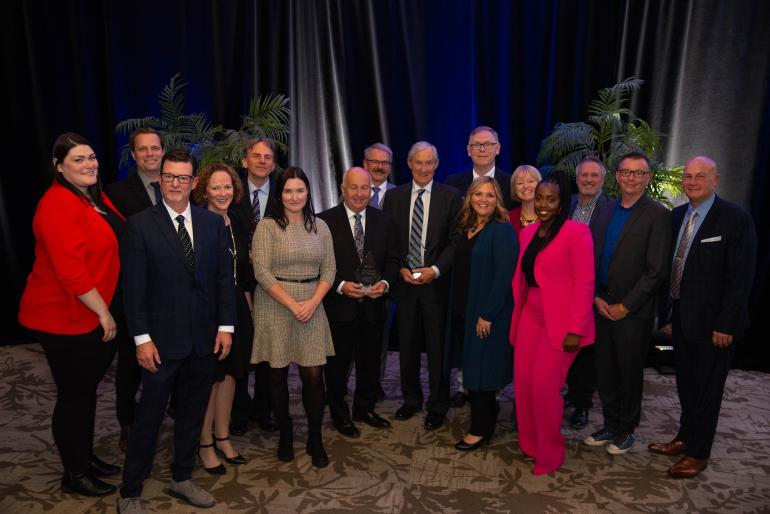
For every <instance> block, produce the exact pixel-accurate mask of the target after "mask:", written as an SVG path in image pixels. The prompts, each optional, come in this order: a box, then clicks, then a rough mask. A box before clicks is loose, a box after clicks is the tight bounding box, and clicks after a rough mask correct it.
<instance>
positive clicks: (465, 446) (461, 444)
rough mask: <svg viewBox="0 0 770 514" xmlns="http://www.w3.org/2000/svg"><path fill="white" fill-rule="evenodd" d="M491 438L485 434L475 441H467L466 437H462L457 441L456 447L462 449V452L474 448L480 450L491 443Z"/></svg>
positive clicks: (470, 450)
mask: <svg viewBox="0 0 770 514" xmlns="http://www.w3.org/2000/svg"><path fill="white" fill-rule="evenodd" d="M490 439H491V437H490V436H484V437H482V438H481V439H479V440H478V441H476V442H475V443H473V444H471V443H466V442H465V438H463V439H460V440H459V441H457V443H455V449H457V450H460V451H461V452H472V451H473V450H478V449H479V448H481V447H482V446H484V445H485V444H489V440H490Z"/></svg>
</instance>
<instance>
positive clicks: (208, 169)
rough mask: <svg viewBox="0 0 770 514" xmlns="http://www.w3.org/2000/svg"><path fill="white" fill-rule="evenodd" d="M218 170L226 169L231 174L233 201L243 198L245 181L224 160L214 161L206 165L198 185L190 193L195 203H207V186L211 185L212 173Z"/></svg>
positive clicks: (203, 204)
mask: <svg viewBox="0 0 770 514" xmlns="http://www.w3.org/2000/svg"><path fill="white" fill-rule="evenodd" d="M217 171H224V172H225V173H227V174H228V175H230V180H232V182H233V203H238V202H239V201H240V200H241V197H242V196H243V183H242V182H241V178H240V177H239V176H238V174H237V173H236V172H235V170H233V169H232V168H231V167H230V166H228V165H227V164H225V163H223V162H212V163H211V164H207V165H206V166H204V167H203V169H202V170H201V171H200V172H199V173H198V185H197V186H195V189H193V191H192V193H191V195H190V196H192V200H193V202H195V205H199V206H205V205H206V188H207V187H208V186H209V180H211V175H213V174H214V173H216V172H217Z"/></svg>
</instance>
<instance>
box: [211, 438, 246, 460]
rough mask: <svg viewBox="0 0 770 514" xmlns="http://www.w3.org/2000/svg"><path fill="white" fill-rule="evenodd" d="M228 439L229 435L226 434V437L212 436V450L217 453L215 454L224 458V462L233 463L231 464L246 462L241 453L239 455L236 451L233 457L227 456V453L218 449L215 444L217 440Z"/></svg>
mask: <svg viewBox="0 0 770 514" xmlns="http://www.w3.org/2000/svg"><path fill="white" fill-rule="evenodd" d="M229 440H230V436H227V437H216V436H214V442H213V443H212V444H213V445H214V451H215V452H216V453H217V455H219V456H220V457H222V458H223V459H225V462H227V463H228V464H233V465H238V464H246V459H244V458H243V455H241V454H240V453H238V454H237V455H236V456H235V457H228V456H227V455H225V452H223V451H222V450H220V449H219V447H218V446H217V441H229Z"/></svg>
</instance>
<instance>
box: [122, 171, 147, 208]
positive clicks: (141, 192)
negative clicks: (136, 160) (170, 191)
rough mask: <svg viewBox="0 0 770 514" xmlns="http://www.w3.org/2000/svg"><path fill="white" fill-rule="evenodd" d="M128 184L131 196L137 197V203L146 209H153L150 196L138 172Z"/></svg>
mask: <svg viewBox="0 0 770 514" xmlns="http://www.w3.org/2000/svg"><path fill="white" fill-rule="evenodd" d="M126 182H127V183H128V185H129V187H130V188H131V194H133V195H134V196H135V197H136V199H137V201H139V202H141V204H142V205H144V206H145V207H152V200H150V196H149V194H148V193H147V190H146V189H145V188H144V183H143V182H142V179H141V178H139V172H138V171H137V172H136V173H134V174H133V175H131V176H130V177H129V178H128V180H127V181H126Z"/></svg>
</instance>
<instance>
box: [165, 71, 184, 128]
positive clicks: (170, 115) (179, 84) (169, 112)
mask: <svg viewBox="0 0 770 514" xmlns="http://www.w3.org/2000/svg"><path fill="white" fill-rule="evenodd" d="M186 87H187V82H186V81H185V80H184V78H183V77H182V74H181V73H177V74H176V75H174V76H173V77H171V80H169V82H168V84H166V85H165V86H164V87H163V90H162V91H161V92H160V94H159V95H158V106H159V107H160V118H161V119H162V120H163V121H164V122H165V123H166V125H168V126H169V127H174V128H176V127H177V126H178V125H177V124H178V123H179V119H180V118H181V117H182V116H183V115H184V104H185V101H184V94H185V88H186Z"/></svg>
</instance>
